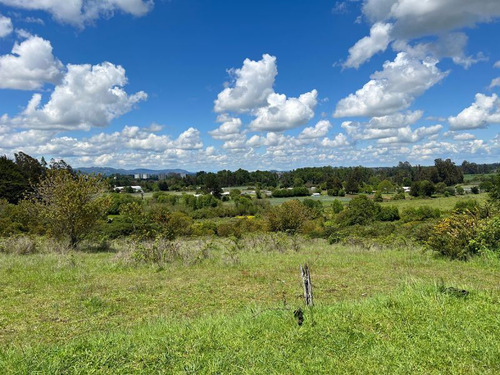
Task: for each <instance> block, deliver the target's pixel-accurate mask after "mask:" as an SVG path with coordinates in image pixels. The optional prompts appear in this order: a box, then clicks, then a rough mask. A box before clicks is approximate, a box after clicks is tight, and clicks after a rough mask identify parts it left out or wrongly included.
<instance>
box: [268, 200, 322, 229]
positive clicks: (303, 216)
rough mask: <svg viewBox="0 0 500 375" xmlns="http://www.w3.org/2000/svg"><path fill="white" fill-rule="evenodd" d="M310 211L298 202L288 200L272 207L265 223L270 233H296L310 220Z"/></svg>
mask: <svg viewBox="0 0 500 375" xmlns="http://www.w3.org/2000/svg"><path fill="white" fill-rule="evenodd" d="M312 216H313V215H312V213H311V210H310V209H309V208H308V207H306V206H305V205H303V204H302V203H301V202H300V201H298V200H290V201H287V202H285V203H283V204H281V205H279V206H275V207H272V208H271V209H270V210H269V212H268V214H267V223H268V226H269V230H270V231H272V232H278V231H281V232H289V233H296V232H298V231H299V230H300V229H301V227H302V226H303V225H304V223H305V222H306V221H307V220H309V219H311V218H312Z"/></svg>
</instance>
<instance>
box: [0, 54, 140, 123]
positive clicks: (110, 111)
mask: <svg viewBox="0 0 500 375" xmlns="http://www.w3.org/2000/svg"><path fill="white" fill-rule="evenodd" d="M67 68H68V71H67V73H66V75H65V76H64V78H63V80H62V82H61V84H60V85H58V86H56V87H55V89H54V91H53V92H52V94H51V96H50V100H49V101H48V102H47V103H46V104H44V105H42V95H41V94H34V95H33V97H32V99H31V100H30V102H29V103H28V105H27V107H26V109H25V110H24V111H23V112H22V113H21V114H20V115H18V116H17V117H14V118H12V119H9V118H7V117H6V116H5V115H4V116H3V117H2V120H0V122H3V123H7V124H10V125H13V126H17V127H29V128H37V129H66V130H75V129H83V130H88V129H90V128H91V127H104V126H107V125H109V123H110V122H111V120H113V119H114V118H116V117H119V116H121V115H123V114H125V113H127V112H129V111H130V110H131V109H132V108H133V106H134V105H135V104H136V103H138V102H140V101H141V100H145V99H146V98H147V94H146V93H145V92H143V91H140V92H138V93H135V94H133V95H128V94H127V93H126V92H125V90H124V89H123V86H124V85H126V84H127V78H126V76H125V69H123V68H122V67H121V66H116V65H113V64H111V63H103V64H99V65H93V66H92V65H89V64H84V65H68V67H67Z"/></svg>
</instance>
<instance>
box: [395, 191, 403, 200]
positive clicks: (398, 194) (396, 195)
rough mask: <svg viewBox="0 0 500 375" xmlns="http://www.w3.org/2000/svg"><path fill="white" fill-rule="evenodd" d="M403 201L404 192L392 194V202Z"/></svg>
mask: <svg viewBox="0 0 500 375" xmlns="http://www.w3.org/2000/svg"><path fill="white" fill-rule="evenodd" d="M405 199H406V196H405V192H404V191H400V192H399V193H396V194H394V196H393V197H392V200H393V201H399V200H405Z"/></svg>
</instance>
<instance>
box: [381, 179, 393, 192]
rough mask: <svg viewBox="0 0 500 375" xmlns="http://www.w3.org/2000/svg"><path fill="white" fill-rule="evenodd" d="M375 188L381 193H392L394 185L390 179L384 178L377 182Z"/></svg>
mask: <svg viewBox="0 0 500 375" xmlns="http://www.w3.org/2000/svg"><path fill="white" fill-rule="evenodd" d="M377 189H378V190H379V191H381V192H383V193H392V192H393V191H394V189H395V187H394V185H393V183H392V182H391V181H389V180H384V181H382V182H381V183H380V184H378V186H377Z"/></svg>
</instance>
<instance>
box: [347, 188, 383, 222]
mask: <svg viewBox="0 0 500 375" xmlns="http://www.w3.org/2000/svg"><path fill="white" fill-rule="evenodd" d="M379 212H380V205H379V204H377V203H375V202H373V201H372V200H370V199H368V197H367V196H366V195H360V196H358V197H356V198H354V199H352V200H351V201H350V202H349V204H348V205H347V207H346V209H345V210H344V211H342V212H341V213H340V214H339V215H338V216H337V222H338V223H340V224H342V225H347V226H349V225H355V224H360V225H365V224H368V223H371V222H372V221H374V220H375V219H376V217H377V215H378V213H379Z"/></svg>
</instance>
